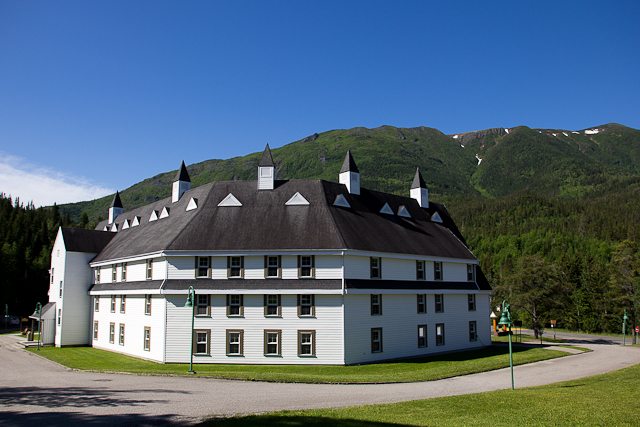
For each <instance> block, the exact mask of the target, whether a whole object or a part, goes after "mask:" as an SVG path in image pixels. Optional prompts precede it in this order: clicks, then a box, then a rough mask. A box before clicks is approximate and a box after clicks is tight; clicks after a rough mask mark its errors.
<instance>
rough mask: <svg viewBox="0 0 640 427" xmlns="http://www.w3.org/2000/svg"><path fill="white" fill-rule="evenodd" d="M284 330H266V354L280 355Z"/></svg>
mask: <svg viewBox="0 0 640 427" xmlns="http://www.w3.org/2000/svg"><path fill="white" fill-rule="evenodd" d="M281 338H282V331H264V355H265V356H280V355H281V352H280V347H281V345H280V341H281Z"/></svg>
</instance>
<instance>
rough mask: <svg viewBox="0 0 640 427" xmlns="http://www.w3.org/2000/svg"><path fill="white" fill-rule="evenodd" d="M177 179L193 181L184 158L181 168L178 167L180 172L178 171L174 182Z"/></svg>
mask: <svg viewBox="0 0 640 427" xmlns="http://www.w3.org/2000/svg"><path fill="white" fill-rule="evenodd" d="M176 181H184V182H191V178H189V173H188V172H187V167H186V166H185V165H184V160H183V161H182V164H181V165H180V169H178V172H177V173H176V177H175V178H174V179H173V182H176Z"/></svg>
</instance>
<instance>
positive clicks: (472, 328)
mask: <svg viewBox="0 0 640 427" xmlns="http://www.w3.org/2000/svg"><path fill="white" fill-rule="evenodd" d="M469 341H478V333H477V331H476V322H469Z"/></svg>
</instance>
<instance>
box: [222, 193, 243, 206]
mask: <svg viewBox="0 0 640 427" xmlns="http://www.w3.org/2000/svg"><path fill="white" fill-rule="evenodd" d="M218 206H242V203H240V200H238V199H236V196H234V195H233V194H231V193H229V194H227V197H225V198H224V199H222V201H221V202H220V203H218Z"/></svg>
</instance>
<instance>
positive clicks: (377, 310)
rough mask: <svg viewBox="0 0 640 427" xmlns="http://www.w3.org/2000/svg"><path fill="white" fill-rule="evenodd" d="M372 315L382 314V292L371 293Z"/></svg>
mask: <svg viewBox="0 0 640 427" xmlns="http://www.w3.org/2000/svg"><path fill="white" fill-rule="evenodd" d="M371 315H372V316H380V315H382V295H380V294H372V295H371Z"/></svg>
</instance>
